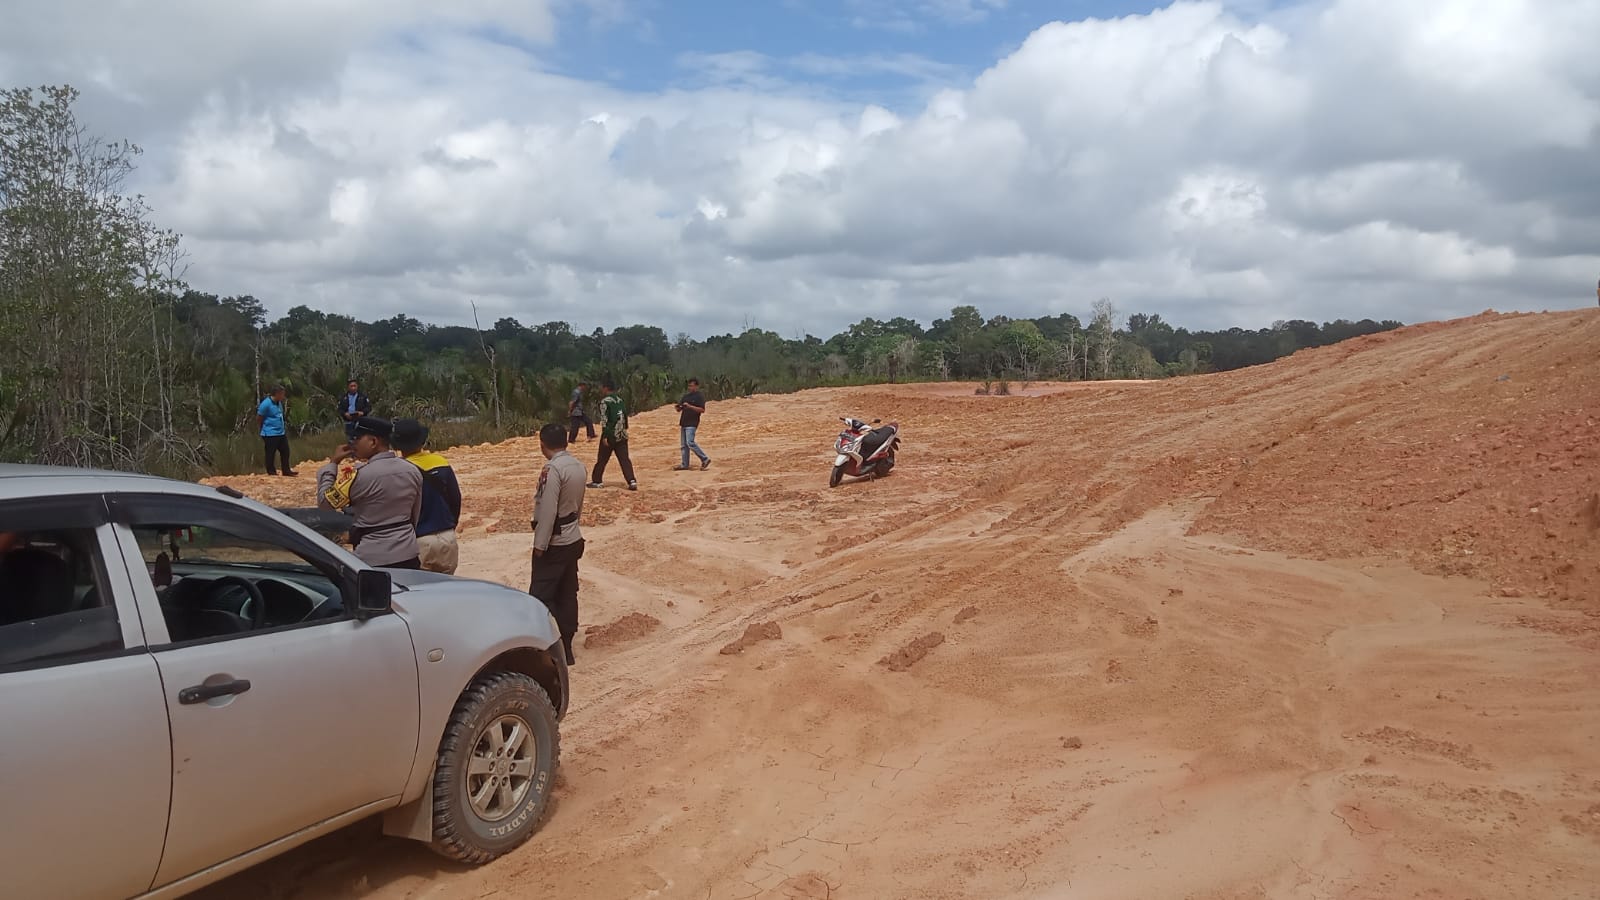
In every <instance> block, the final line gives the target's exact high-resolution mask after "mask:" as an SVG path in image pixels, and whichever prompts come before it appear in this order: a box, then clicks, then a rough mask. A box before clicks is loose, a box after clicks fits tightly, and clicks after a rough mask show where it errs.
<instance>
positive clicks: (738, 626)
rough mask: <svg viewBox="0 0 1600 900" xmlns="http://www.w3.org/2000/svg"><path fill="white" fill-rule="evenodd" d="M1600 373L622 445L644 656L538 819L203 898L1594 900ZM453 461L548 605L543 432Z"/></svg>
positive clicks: (916, 399) (1435, 331)
mask: <svg viewBox="0 0 1600 900" xmlns="http://www.w3.org/2000/svg"><path fill="white" fill-rule="evenodd" d="M1596 346H1600V315H1596V314H1595V313H1592V312H1580V313H1564V314H1552V315H1541V316H1521V317H1497V316H1484V317H1475V318H1473V319H1470V320H1462V321H1459V322H1454V323H1446V324H1439V325H1429V326H1421V327H1417V328H1411V329H1405V330H1403V331H1401V332H1398V333H1393V334H1388V335H1380V336H1375V337H1372V338H1367V339H1360V340H1358V341H1354V342H1348V343H1347V344H1343V345H1339V346H1337V347H1333V348H1324V349H1322V350H1319V351H1314V352H1308V353H1302V354H1298V355H1296V356H1295V357H1293V358H1291V359H1289V360H1285V361H1281V362H1279V363H1277V364H1275V365H1272V366H1266V367H1261V368H1258V369H1254V370H1248V371H1245V372H1236V373H1228V374H1224V375H1218V376H1207V377H1203V378H1192V379H1182V380H1178V381H1174V382H1166V383H1142V384H1118V385H1070V386H1065V388H1064V389H1060V390H1048V391H1045V390H1040V391H1035V392H1032V393H1035V394H1037V396H1027V397H1013V398H1000V397H974V396H971V395H970V394H967V393H962V392H961V391H960V390H959V389H953V388H951V387H950V386H948V385H939V386H910V387H890V388H876V389H861V390H851V391H844V390H827V391H811V392H806V393H803V394H800V395H795V396H786V397H758V398H754V399H748V400H735V401H728V402H725V403H718V404H715V405H714V406H713V407H712V410H711V414H710V415H709V416H708V418H707V422H706V425H707V427H706V428H705V430H704V431H703V433H702V443H703V444H704V445H705V446H706V448H707V450H708V452H710V453H711V454H712V456H713V457H714V459H715V465H714V466H713V468H712V469H711V470H710V471H708V472H704V473H701V472H683V473H677V472H671V471H668V469H669V468H670V466H671V464H672V463H673V462H674V461H675V460H674V457H675V449H676V447H675V443H676V441H675V429H674V428H673V420H672V419H671V418H669V411H657V412H653V413H647V414H644V415H641V416H638V417H636V418H635V420H634V425H633V428H632V431H633V443H634V445H635V451H634V455H635V459H636V461H637V462H638V464H639V465H640V469H641V473H640V475H641V484H642V490H641V491H640V492H639V493H637V494H630V493H627V492H624V491H618V490H616V489H615V488H614V487H613V488H608V489H606V490H603V491H599V492H592V493H591V494H590V498H589V503H588V509H587V511H586V516H587V517H588V519H589V521H587V522H586V523H585V529H586V532H587V533H588V535H589V537H590V541H591V548H592V549H591V552H590V553H589V554H588V555H587V556H586V557H585V560H584V569H583V571H584V576H585V579H584V586H583V595H582V599H583V604H584V619H585V622H586V624H588V625H601V626H604V625H607V624H609V623H614V622H617V621H618V620H621V619H623V617H625V616H629V615H631V614H641V615H644V616H649V617H651V618H652V619H654V620H657V621H658V622H659V624H656V625H653V626H652V625H649V624H648V623H646V624H645V625H643V626H640V625H639V624H638V623H639V622H640V620H639V619H632V620H630V621H629V623H628V624H627V625H625V626H618V627H617V628H616V629H614V630H612V631H610V632H608V633H605V634H601V633H597V634H595V635H592V636H591V639H592V640H593V642H594V643H593V645H592V646H589V647H582V648H580V656H579V659H580V665H579V667H578V668H577V669H576V670H575V676H576V693H575V698H574V703H573V711H572V713H571V715H570V717H569V719H568V724H567V726H566V729H565V733H564V740H563V744H564V746H563V750H564V753H563V774H562V777H561V779H560V781H559V782H558V785H557V794H556V805H555V809H554V812H553V814H552V815H551V817H550V819H549V820H548V822H547V824H546V826H545V828H544V829H543V831H542V832H541V833H540V834H539V835H538V836H537V837H536V838H535V839H534V840H533V841H532V842H531V843H530V844H528V845H527V846H526V847H524V848H523V849H521V850H520V851H518V852H517V853H514V854H512V855H511V856H509V857H507V858H505V859H503V860H500V861H498V862H497V863H495V864H493V865H490V866H487V867H484V868H481V869H471V870H468V869H459V868H455V867H452V866H448V865H445V864H443V863H442V862H441V861H439V860H437V859H436V858H434V857H433V856H432V855H431V854H430V853H428V851H427V850H426V849H425V848H422V847H420V846H416V845H412V844H408V843H404V842H397V841H388V840H384V839H381V838H379V837H378V836H377V834H376V828H375V827H374V826H359V827H357V828H353V829H349V830H347V831H346V832H343V833H341V834H338V835H334V836H331V837H329V838H326V839H324V840H322V841H319V842H316V843H314V844H312V845H309V846H307V847H305V848H302V849H301V850H299V851H297V852H295V853H292V854H290V855H288V856H286V857H284V858H282V859H280V860H277V861H274V862H271V863H268V864H266V865H263V866H261V867H258V868H257V869H255V870H253V871H251V872H248V873H246V874H244V875H242V876H239V877H237V878H235V879H233V880H231V881H229V882H227V883H225V884H223V885H219V886H217V887H216V888H214V889H212V890H211V891H209V892H207V896H211V897H219V898H220V897H230V898H234V897H284V898H287V897H297V898H298V897H335V896H352V895H358V896H371V897H379V898H422V897H429V898H467V897H488V896H506V897H521V896H535V895H550V896H569V897H585V898H589V897H593V898H609V897H617V898H623V897H630V898H631V897H649V896H662V897H692V898H749V897H836V898H851V897H858V898H877V897H905V898H912V897H917V898H937V897H1057V896H1071V897H1075V898H1078V897H1083V898H1099V897H1106V898H1112V897H1118V898H1121V897H1128V898H1135V897H1139V898H1143V897H1196V898H1202V897H1204V898H1209V897H1216V898H1223V897H1272V898H1277V897H1293V898H1302V897H1303V898H1334V897H1450V898H1456V897H1484V898H1490V897H1495V898H1500V897H1574V898H1576V897H1592V896H1594V885H1596V884H1600V743H1597V741H1596V738H1597V737H1600V667H1597V666H1596V665H1595V662H1594V660H1595V654H1596V651H1600V512H1595V511H1594V510H1593V508H1592V507H1591V506H1589V505H1588V504H1589V503H1590V499H1589V498H1590V497H1592V496H1594V495H1596V494H1600V366H1597V365H1596V363H1595V362H1594V355H1593V348H1594V347H1596ZM1502 376H1503V377H1502ZM968 390H970V389H968ZM845 414H856V415H866V416H868V417H873V416H883V417H885V418H891V417H893V418H898V419H899V420H900V421H901V422H902V424H903V427H904V430H905V439H906V447H905V451H904V456H903V464H902V466H901V467H900V468H898V469H897V470H896V472H895V474H894V475H893V476H892V477H890V478H887V479H883V480H880V481H877V482H872V483H866V482H861V483H847V484H845V485H843V486H841V487H840V488H838V489H835V490H831V491H830V490H829V489H827V488H826V486H825V485H826V477H827V465H828V459H827V449H826V445H827V442H828V441H829V440H830V438H831V433H832V431H833V430H834V426H835V425H836V419H835V418H834V417H836V416H838V415H845ZM592 446H593V445H585V444H580V445H578V452H579V453H580V455H582V456H583V457H584V458H585V460H586V462H587V461H592ZM650 447H656V448H662V449H660V450H647V449H645V448H650ZM450 455H451V457H452V459H453V461H454V462H455V464H456V466H457V468H458V470H459V471H460V472H461V473H462V477H463V480H464V482H465V484H466V490H467V494H468V506H467V510H468V516H469V518H468V519H467V522H466V539H465V541H464V544H463V565H462V568H463V571H464V573H467V574H473V575H476V576H479V577H488V578H492V579H496V580H500V581H503V582H505V583H508V584H514V585H518V586H521V585H522V584H524V582H525V579H526V547H527V541H528V536H527V534H526V530H527V524H526V520H527V509H528V505H529V498H528V493H529V486H530V485H531V484H532V479H533V477H534V473H535V472H536V467H535V464H534V453H533V448H532V446H531V443H530V442H529V441H526V440H524V441H512V442H508V443H507V444H503V445H498V446H493V447H488V446H486V447H478V448H459V449H457V450H455V451H453V452H452V453H451V454H450ZM615 477H617V476H613V478H615ZM229 481H231V482H232V483H234V484H236V485H237V486H239V487H241V488H242V489H244V490H246V491H248V492H250V493H252V494H254V495H257V496H261V497H264V498H265V499H269V500H276V501H284V500H291V499H292V500H294V501H295V502H303V501H304V497H296V496H292V492H294V491H303V490H305V485H304V484H301V485H298V486H295V485H291V484H289V483H285V482H284V481H283V480H282V479H280V480H278V481H268V480H266V479H262V478H239V479H229ZM869 522H870V523H876V524H877V527H878V531H877V533H876V536H873V537H870V538H865V539H864V535H863V530H862V529H863V528H864V527H865V526H866V525H867V523H869ZM768 622H771V623H776V624H777V626H778V629H779V630H780V631H781V637H779V638H777V639H775V640H761V641H755V642H753V643H750V644H749V645H748V646H746V647H745V648H744V649H743V650H742V652H739V653H728V654H725V653H722V652H720V651H721V650H722V648H724V647H725V646H726V645H728V644H729V643H730V642H733V641H734V640H735V639H736V638H738V637H739V636H740V635H741V634H742V633H743V632H744V631H745V629H746V628H747V627H748V626H750V625H753V624H760V623H768Z"/></svg>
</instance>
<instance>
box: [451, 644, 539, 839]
mask: <svg viewBox="0 0 1600 900" xmlns="http://www.w3.org/2000/svg"><path fill="white" fill-rule="evenodd" d="M505 715H516V716H520V717H521V718H522V719H523V720H524V721H526V722H527V724H528V727H529V731H530V732H531V733H532V735H533V737H534V740H535V741H537V745H536V747H535V758H534V759H535V762H534V769H533V775H532V780H531V784H530V785H529V789H528V793H527V795H526V796H525V797H523V798H522V801H521V802H520V803H518V804H517V806H516V807H515V811H514V812H513V813H512V814H510V815H508V816H506V817H505V818H504V819H502V820H500V821H497V822H488V821H485V820H484V819H483V818H482V817H480V816H479V815H478V814H477V812H476V811H474V810H473V808H472V804H471V800H470V798H469V797H468V795H467V773H466V768H467V764H468V762H469V761H470V760H471V757H472V751H473V747H474V746H475V745H476V744H477V742H478V739H479V737H480V736H481V735H482V734H483V733H484V731H485V729H486V728H488V726H489V725H491V724H492V723H494V722H496V721H498V720H499V719H500V717H502V716H505ZM560 741H561V737H560V733H559V731H558V730H557V726H556V710H555V705H554V704H552V703H551V702H550V695H549V694H547V693H545V690H544V688H542V687H540V686H539V683H538V682H537V681H534V680H533V679H532V678H530V677H528V676H527V675H523V674H521V673H518V672H495V673H491V674H488V675H483V676H481V677H479V678H478V679H477V680H475V681H474V682H472V684H471V685H469V686H468V687H467V689H466V690H464V691H462V692H461V697H460V698H459V699H457V700H456V705H455V709H454V710H452V711H451V713H450V721H449V723H448V724H447V725H445V729H444V737H443V738H441V739H440V741H439V756H438V761H437V763H436V764H435V766H434V771H433V843H432V844H431V845H430V846H432V847H433V849H434V852H436V853H438V854H440V855H441V856H445V857H447V858H449V859H453V860H456V861H458V862H465V863H474V864H477V863H486V862H488V861H490V860H492V859H495V858H497V857H499V856H501V855H503V854H505V853H507V852H509V851H511V850H514V849H516V848H517V847H518V846H520V845H521V844H522V843H523V842H525V841H527V840H528V838H530V837H532V836H533V833H534V832H536V831H538V830H539V826H540V824H541V823H542V821H543V819H544V815H545V812H546V811H547V810H548V809H549V807H550V791H551V788H552V786H554V784H555V777H556V766H557V765H558V764H559V762H560V759H561V743H560ZM508 828H509V830H505V829H508ZM496 831H503V832H504V833H501V834H496V833H495V832H496Z"/></svg>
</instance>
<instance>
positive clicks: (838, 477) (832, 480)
mask: <svg viewBox="0 0 1600 900" xmlns="http://www.w3.org/2000/svg"><path fill="white" fill-rule="evenodd" d="M842 480H844V466H834V467H833V471H832V472H831V473H829V475H828V487H831V488H833V487H838V486H839V482H840V481H842Z"/></svg>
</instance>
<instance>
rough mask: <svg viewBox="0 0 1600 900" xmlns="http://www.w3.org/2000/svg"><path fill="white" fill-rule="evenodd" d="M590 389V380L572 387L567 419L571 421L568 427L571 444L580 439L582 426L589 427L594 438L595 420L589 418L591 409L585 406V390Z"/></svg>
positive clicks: (568, 441) (590, 434)
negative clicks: (579, 432) (579, 434)
mask: <svg viewBox="0 0 1600 900" xmlns="http://www.w3.org/2000/svg"><path fill="white" fill-rule="evenodd" d="M588 389H589V382H587V381H580V382H578V386H577V387H575V388H573V389H572V399H571V400H568V401H567V421H568V422H569V423H571V424H570V427H568V429H567V443H569V444H570V443H572V442H573V441H576V440H577V439H578V430H579V429H580V428H587V429H588V433H589V440H591V441H592V440H594V420H593V419H591V418H589V411H588V410H586V409H584V408H583V392H584V391H586V390H588Z"/></svg>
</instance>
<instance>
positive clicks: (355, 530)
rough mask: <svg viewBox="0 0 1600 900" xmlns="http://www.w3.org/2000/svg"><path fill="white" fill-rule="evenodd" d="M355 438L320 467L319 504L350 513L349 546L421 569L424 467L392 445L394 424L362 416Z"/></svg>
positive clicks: (383, 562) (397, 565)
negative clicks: (419, 524) (419, 531)
mask: <svg viewBox="0 0 1600 900" xmlns="http://www.w3.org/2000/svg"><path fill="white" fill-rule="evenodd" d="M355 433H356V436H355V438H354V439H353V440H352V441H351V442H350V443H348V444H341V445H340V446H339V449H337V450H335V451H333V458H332V459H330V460H328V462H327V463H326V464H325V465H324V466H323V467H322V468H321V469H320V470H318V472H317V506H318V508H320V509H331V510H334V511H336V512H342V513H346V514H348V515H350V516H351V517H352V519H351V522H350V547H351V549H352V550H354V551H355V554H356V556H357V557H359V558H360V559H361V561H362V562H365V563H366V564H368V565H371V566H379V567H386V568H390V569H420V568H422V560H421V558H420V557H419V554H418V551H417V520H418V519H420V518H421V517H422V470H421V469H418V468H417V467H416V466H414V465H412V464H411V463H408V462H406V461H405V460H403V459H401V458H400V457H398V456H396V455H395V453H394V451H393V450H392V449H390V443H389V442H390V441H391V440H392V439H393V437H394V425H392V424H391V423H390V422H389V421H388V420H386V419H377V418H373V417H372V416H362V417H361V418H359V419H357V420H356V422H355Z"/></svg>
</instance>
